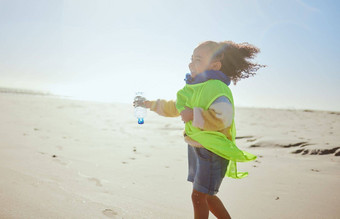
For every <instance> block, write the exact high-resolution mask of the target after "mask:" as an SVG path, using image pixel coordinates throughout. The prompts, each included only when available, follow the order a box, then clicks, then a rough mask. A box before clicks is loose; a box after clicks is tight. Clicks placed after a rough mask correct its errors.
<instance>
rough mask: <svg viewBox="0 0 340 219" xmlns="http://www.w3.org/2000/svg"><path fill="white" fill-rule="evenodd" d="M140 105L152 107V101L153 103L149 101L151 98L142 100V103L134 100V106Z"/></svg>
mask: <svg viewBox="0 0 340 219" xmlns="http://www.w3.org/2000/svg"><path fill="white" fill-rule="evenodd" d="M138 105H139V106H143V107H145V108H148V109H150V108H151V106H152V103H151V101H149V100H145V101H144V102H142V103H138V102H136V101H134V102H133V106H134V107H136V106H138Z"/></svg>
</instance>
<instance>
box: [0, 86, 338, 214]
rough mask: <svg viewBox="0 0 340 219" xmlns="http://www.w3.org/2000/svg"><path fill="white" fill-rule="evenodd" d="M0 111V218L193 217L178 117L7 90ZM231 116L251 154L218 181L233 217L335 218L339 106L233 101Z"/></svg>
mask: <svg viewBox="0 0 340 219" xmlns="http://www.w3.org/2000/svg"><path fill="white" fill-rule="evenodd" d="M0 111H1V114H0V120H1V125H0V139H1V144H0V175H1V178H0V206H1V211H0V218H6V219H7V218H26V219H28V218H35V219H36V218H117V219H120V218H124V219H128V218H147V219H159V218H162V219H163V218H164V219H167V218H184V219H186V218H193V209H192V205H191V197H190V196H191V191H192V185H191V183H189V182H187V181H186V177H187V145H186V144H185V142H184V141H183V138H182V133H183V127H184V124H183V122H182V121H181V120H180V118H164V117H160V116H158V115H156V114H155V113H153V112H148V115H147V117H146V119H145V124H144V125H138V124H137V120H136V119H135V118H134V117H133V107H132V104H131V105H129V104H115V103H99V102H86V101H75V100H68V99H62V98H58V97H54V96H39V95H25V94H12V93H0ZM235 122H236V127H237V133H238V134H237V144H238V146H239V147H240V148H241V149H243V150H246V151H248V152H251V153H253V154H255V155H257V156H258V159H257V160H256V161H255V162H249V163H241V164H239V166H238V168H239V170H240V171H248V172H249V176H248V177H246V178H244V179H241V180H235V179H229V178H225V180H224V181H223V183H222V186H221V188H220V192H219V193H218V196H219V197H220V198H221V200H222V201H223V202H224V203H225V205H226V207H227V209H228V211H229V212H230V214H231V216H232V218H236V219H238V218H247V219H248V218H255V219H256V218H308V219H309V218H339V217H340V208H339V205H340V190H339V185H340V165H339V164H340V143H339V142H340V136H339V131H340V113H339V112H326V111H313V110H279V109H257V108H237V109H236V118H235ZM210 218H215V217H214V216H213V215H210Z"/></svg>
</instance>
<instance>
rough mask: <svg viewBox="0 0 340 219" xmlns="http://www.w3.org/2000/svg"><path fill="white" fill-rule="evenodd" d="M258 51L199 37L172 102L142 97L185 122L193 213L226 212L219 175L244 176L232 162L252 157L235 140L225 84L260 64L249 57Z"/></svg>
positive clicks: (148, 104) (154, 107) (231, 105)
mask: <svg viewBox="0 0 340 219" xmlns="http://www.w3.org/2000/svg"><path fill="white" fill-rule="evenodd" d="M258 52H259V49H258V48H256V47H254V46H252V45H250V44H248V43H241V44H236V43H234V42H231V41H225V42H220V43H218V42H213V41H207V42H204V43H202V44H200V45H199V46H198V47H197V48H196V49H195V50H194V52H193V55H192V58H191V63H190V64H189V69H190V72H191V74H187V75H186V79H185V81H186V86H184V88H183V89H181V90H180V91H178V93H177V100H176V102H175V101H165V100H157V101H145V105H146V107H147V108H149V109H150V110H152V111H154V112H156V113H158V114H159V115H162V116H167V117H175V116H181V117H182V120H183V121H184V122H185V132H184V140H185V141H186V142H187V143H188V163H189V174H188V181H190V182H192V183H193V191H192V195H191V197H192V203H193V207H194V215H195V218H208V216H209V211H211V212H212V213H213V214H214V215H215V216H216V217H217V218H230V215H229V213H228V211H227V210H226V208H225V207H224V205H223V203H222V202H221V200H220V199H219V198H218V197H217V196H216V194H217V192H218V189H219V187H220V185H221V182H222V180H223V177H224V176H225V175H226V176H228V177H232V178H243V177H245V176H246V175H247V173H240V172H237V168H236V162H247V161H252V160H255V159H256V156H254V155H252V154H250V153H247V152H245V151H242V150H240V149H238V148H237V147H236V145H235V136H236V130H235V123H234V114H235V109H234V100H233V96H232V93H231V91H230V89H229V87H228V85H229V84H230V81H233V82H234V84H236V83H237V82H238V81H239V80H240V79H242V78H248V77H249V76H253V75H255V72H256V71H257V70H258V69H259V68H260V67H263V65H259V64H254V63H251V62H249V59H252V58H254V56H255V55H256V54H257V53H258Z"/></svg>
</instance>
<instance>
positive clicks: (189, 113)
mask: <svg viewBox="0 0 340 219" xmlns="http://www.w3.org/2000/svg"><path fill="white" fill-rule="evenodd" d="M181 117H182V121H183V122H189V121H192V120H193V119H194V111H193V110H192V109H191V108H188V107H186V108H185V110H183V111H182V112H181Z"/></svg>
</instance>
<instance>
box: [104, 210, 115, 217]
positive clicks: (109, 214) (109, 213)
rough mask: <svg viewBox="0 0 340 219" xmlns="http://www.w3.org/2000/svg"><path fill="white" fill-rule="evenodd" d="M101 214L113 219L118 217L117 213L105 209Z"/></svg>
mask: <svg viewBox="0 0 340 219" xmlns="http://www.w3.org/2000/svg"><path fill="white" fill-rule="evenodd" d="M102 212H103V214H104V215H105V216H107V217H110V218H115V216H117V215H118V213H117V212H115V211H113V210H111V209H105V210H103V211H102Z"/></svg>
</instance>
